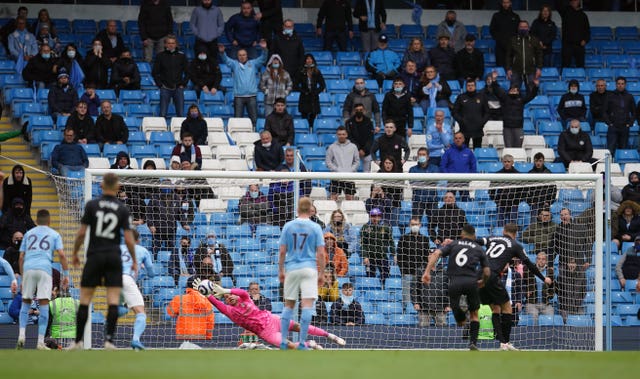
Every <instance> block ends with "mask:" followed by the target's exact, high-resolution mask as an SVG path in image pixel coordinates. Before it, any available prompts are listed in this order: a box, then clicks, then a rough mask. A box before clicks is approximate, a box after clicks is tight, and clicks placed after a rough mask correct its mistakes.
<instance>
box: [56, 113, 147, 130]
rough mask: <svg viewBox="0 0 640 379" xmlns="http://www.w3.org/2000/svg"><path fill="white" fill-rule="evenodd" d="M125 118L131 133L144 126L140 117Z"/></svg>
mask: <svg viewBox="0 0 640 379" xmlns="http://www.w3.org/2000/svg"><path fill="white" fill-rule="evenodd" d="M123 118H124V123H125V124H126V125H127V128H128V129H129V131H130V132H137V131H139V130H140V127H141V126H142V119H141V118H140V117H135V116H127V117H123ZM58 119H60V116H58Z"/></svg>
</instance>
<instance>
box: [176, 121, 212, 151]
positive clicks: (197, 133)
mask: <svg viewBox="0 0 640 379" xmlns="http://www.w3.org/2000/svg"><path fill="white" fill-rule="evenodd" d="M186 132H188V133H191V135H192V136H193V143H194V144H195V145H198V146H200V145H206V144H207V138H208V135H209V134H208V133H209V132H208V129H207V122H206V121H205V120H204V119H202V118H200V117H198V118H193V117H191V116H188V117H187V118H185V119H184V121H182V125H181V126H180V139H181V140H182V135H183V134H184V133H186Z"/></svg>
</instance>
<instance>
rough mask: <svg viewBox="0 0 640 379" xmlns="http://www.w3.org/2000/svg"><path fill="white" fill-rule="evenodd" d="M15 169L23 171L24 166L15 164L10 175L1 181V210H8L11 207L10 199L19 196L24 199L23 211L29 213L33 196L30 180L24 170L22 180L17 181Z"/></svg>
mask: <svg viewBox="0 0 640 379" xmlns="http://www.w3.org/2000/svg"><path fill="white" fill-rule="evenodd" d="M17 170H22V172H24V168H23V167H22V166H21V165H15V166H13V169H11V175H10V176H9V177H7V178H5V179H4V181H3V182H2V193H3V195H4V196H3V200H2V212H8V211H9V209H10V208H11V201H12V200H13V199H15V198H17V197H19V198H22V200H24V208H25V211H26V212H27V213H31V199H32V196H33V188H32V185H31V181H30V180H29V178H28V177H27V174H26V172H25V173H24V175H23V176H22V180H21V181H18V180H17V179H16V176H15V173H16V171H17Z"/></svg>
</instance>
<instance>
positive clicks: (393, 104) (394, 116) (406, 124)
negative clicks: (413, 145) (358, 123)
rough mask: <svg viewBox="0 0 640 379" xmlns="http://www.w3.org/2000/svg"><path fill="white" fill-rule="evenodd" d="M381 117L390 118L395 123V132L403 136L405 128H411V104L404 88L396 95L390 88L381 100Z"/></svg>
mask: <svg viewBox="0 0 640 379" xmlns="http://www.w3.org/2000/svg"><path fill="white" fill-rule="evenodd" d="M382 119H383V120H388V119H391V120H393V122H394V123H395V124H396V133H397V134H399V135H401V136H405V135H406V134H407V132H406V130H407V129H413V106H412V105H411V94H409V93H408V92H407V91H406V89H405V90H403V92H402V93H401V94H400V95H399V96H398V95H396V93H395V92H394V91H393V90H391V91H389V92H387V93H386V94H385V95H384V100H382Z"/></svg>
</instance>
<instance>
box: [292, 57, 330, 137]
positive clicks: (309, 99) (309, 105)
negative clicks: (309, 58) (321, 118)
mask: <svg viewBox="0 0 640 379" xmlns="http://www.w3.org/2000/svg"><path fill="white" fill-rule="evenodd" d="M293 83H294V88H295V90H296V91H299V92H300V99H299V100H298V111H300V113H301V114H320V93H321V92H322V91H324V90H325V89H326V88H327V86H326V84H325V81H324V77H323V76H322V73H321V72H320V70H317V69H315V70H314V71H313V72H312V74H311V76H308V74H307V69H306V68H302V69H301V70H298V71H297V76H296V79H295V80H294V82H293ZM309 127H313V125H309Z"/></svg>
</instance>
